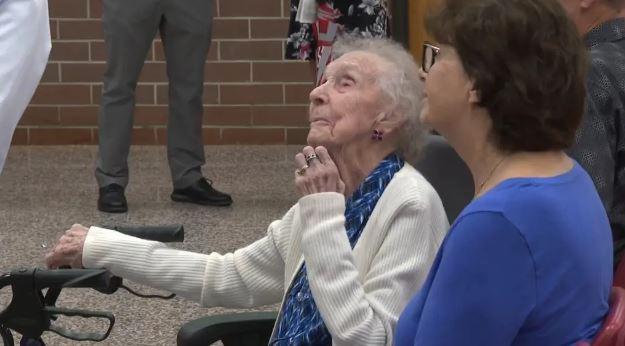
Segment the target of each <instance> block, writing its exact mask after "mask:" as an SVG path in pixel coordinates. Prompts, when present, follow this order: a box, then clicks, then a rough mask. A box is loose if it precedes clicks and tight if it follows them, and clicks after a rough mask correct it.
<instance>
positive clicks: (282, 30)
mask: <svg viewBox="0 0 625 346" xmlns="http://www.w3.org/2000/svg"><path fill="white" fill-rule="evenodd" d="M288 31H289V20H288V19H262V18H255V19H252V20H251V22H250V32H251V34H252V38H279V39H285V38H286V36H287V33H288Z"/></svg>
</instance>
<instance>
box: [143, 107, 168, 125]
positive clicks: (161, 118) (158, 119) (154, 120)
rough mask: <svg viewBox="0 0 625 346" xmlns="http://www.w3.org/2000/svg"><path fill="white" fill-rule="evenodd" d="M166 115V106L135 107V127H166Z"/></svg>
mask: <svg viewBox="0 0 625 346" xmlns="http://www.w3.org/2000/svg"><path fill="white" fill-rule="evenodd" d="M168 114H169V107H167V106H136V107H135V125H136V126H139V125H167V116H168Z"/></svg>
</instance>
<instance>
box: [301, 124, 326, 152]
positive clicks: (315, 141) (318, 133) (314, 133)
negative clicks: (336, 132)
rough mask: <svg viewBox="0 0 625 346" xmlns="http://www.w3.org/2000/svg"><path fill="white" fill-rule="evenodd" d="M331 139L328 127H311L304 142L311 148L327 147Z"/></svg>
mask: <svg viewBox="0 0 625 346" xmlns="http://www.w3.org/2000/svg"><path fill="white" fill-rule="evenodd" d="M331 138H332V137H331V134H330V128H329V127H327V126H323V127H322V126H315V125H311V126H310V130H309V131H308V138H307V140H306V141H307V142H308V145H310V146H312V147H316V146H319V145H323V146H325V147H327V146H328V145H329V144H330V143H331Z"/></svg>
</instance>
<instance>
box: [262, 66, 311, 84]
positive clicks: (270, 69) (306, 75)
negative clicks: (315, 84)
mask: <svg viewBox="0 0 625 346" xmlns="http://www.w3.org/2000/svg"><path fill="white" fill-rule="evenodd" d="M252 73H253V77H254V79H253V80H254V82H311V81H312V80H313V74H312V72H311V69H310V63H308V62H254V63H253V64H252Z"/></svg>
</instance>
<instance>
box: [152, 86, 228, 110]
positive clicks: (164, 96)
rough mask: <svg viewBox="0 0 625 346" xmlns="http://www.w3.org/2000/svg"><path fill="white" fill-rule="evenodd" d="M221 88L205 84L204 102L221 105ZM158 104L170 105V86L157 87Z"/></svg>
mask: <svg viewBox="0 0 625 346" xmlns="http://www.w3.org/2000/svg"><path fill="white" fill-rule="evenodd" d="M218 89H219V88H218V87H217V85H213V84H204V96H203V97H202V100H203V101H202V102H203V103H204V104H205V105H208V104H217V103H219V90H218ZM156 103H157V104H159V105H166V104H169V85H167V84H165V85H158V86H157V87H156Z"/></svg>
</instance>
